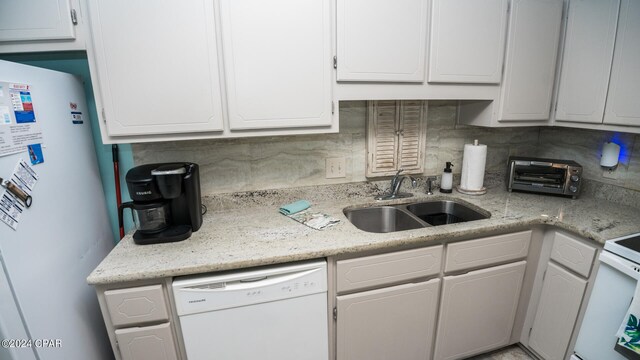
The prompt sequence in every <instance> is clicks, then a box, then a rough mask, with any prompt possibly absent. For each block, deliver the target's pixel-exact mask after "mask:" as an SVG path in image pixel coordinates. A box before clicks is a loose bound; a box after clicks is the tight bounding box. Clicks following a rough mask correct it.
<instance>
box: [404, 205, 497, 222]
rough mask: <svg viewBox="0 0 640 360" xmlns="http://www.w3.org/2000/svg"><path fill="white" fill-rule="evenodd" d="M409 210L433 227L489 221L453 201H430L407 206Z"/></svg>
mask: <svg viewBox="0 0 640 360" xmlns="http://www.w3.org/2000/svg"><path fill="white" fill-rule="evenodd" d="M406 207H407V210H408V211H409V212H410V213H412V214H413V215H415V216H417V217H419V218H420V220H422V221H424V222H426V223H428V224H430V225H432V226H438V225H446V224H455V223H459V222H467V221H474V220H482V219H488V218H489V215H485V214H483V213H481V212H479V211H476V210H473V209H471V208H470V207H468V206H465V205H463V204H461V203H458V202H455V201H451V200H440V201H429V202H422V203H417V204H409V205H406Z"/></svg>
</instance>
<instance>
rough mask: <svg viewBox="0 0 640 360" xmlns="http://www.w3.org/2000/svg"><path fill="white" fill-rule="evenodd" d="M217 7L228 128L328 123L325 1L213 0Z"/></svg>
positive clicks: (329, 62) (329, 56) (328, 47)
mask: <svg viewBox="0 0 640 360" xmlns="http://www.w3.org/2000/svg"><path fill="white" fill-rule="evenodd" d="M220 9H221V14H220V16H221V19H222V45H223V46H222V47H223V53H224V72H225V78H226V83H227V100H228V112H229V124H230V129H231V130H232V131H233V130H245V129H268V128H295V127H317V126H329V125H331V122H332V114H331V109H332V104H331V101H332V98H331V86H332V72H333V64H332V62H333V59H332V58H333V56H332V51H331V4H330V0H304V1H303V0H269V1H264V0H220ZM189 43H190V44H193V43H194V42H192V41H189Z"/></svg>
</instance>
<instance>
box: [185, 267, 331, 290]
mask: <svg viewBox="0 0 640 360" xmlns="http://www.w3.org/2000/svg"><path fill="white" fill-rule="evenodd" d="M319 271H322V269H310V270H304V271H297V272H293V273H284V274H276V275H267V276H260V277H253V278H247V279H239V280H234V281H225V282H211V283H207V284H200V285H197V286H192V287H184V288H182V289H181V291H194V292H207V293H214V292H217V293H220V292H231V291H243V290H248V289H255V288H262V287H268V286H273V285H277V284H280V283H285V282H289V281H292V280H296V279H299V278H303V277H306V276H309V275H311V274H313V273H315V272H319Z"/></svg>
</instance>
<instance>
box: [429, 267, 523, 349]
mask: <svg viewBox="0 0 640 360" xmlns="http://www.w3.org/2000/svg"><path fill="white" fill-rule="evenodd" d="M525 267H526V262H525V261H520V262H517V263H513V264H508V265H502V266H495V267H492V268H488V269H483V270H478V271H472V272H470V273H467V274H464V275H457V276H445V278H444V281H443V286H442V301H440V304H441V308H440V318H439V320H438V331H437V339H436V347H435V356H434V358H435V359H436V360H441V359H461V358H464V357H467V356H471V355H474V354H478V353H482V352H486V351H489V350H493V349H497V348H500V347H502V346H505V345H508V344H509V339H510V337H511V330H512V328H513V321H514V319H515V314H516V310H517V308H518V301H519V300H520V287H521V286H522V277H523V276H524V270H525Z"/></svg>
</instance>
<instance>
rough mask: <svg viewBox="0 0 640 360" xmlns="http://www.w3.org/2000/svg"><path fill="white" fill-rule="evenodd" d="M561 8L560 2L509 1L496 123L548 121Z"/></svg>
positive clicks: (555, 0) (540, 0) (556, 0)
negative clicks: (505, 44) (507, 29)
mask: <svg viewBox="0 0 640 360" xmlns="http://www.w3.org/2000/svg"><path fill="white" fill-rule="evenodd" d="M562 8H563V2H562V0H513V2H512V4H511V19H510V20H509V35H508V39H507V51H506V59H505V61H506V63H505V74H504V79H503V84H502V85H503V86H502V90H501V96H500V106H499V114H498V120H499V121H505V120H507V121H510V120H523V121H527V120H547V119H549V111H550V108H551V93H552V90H553V83H554V75H555V68H556V56H557V52H558V42H559V39H560V24H561V21H562Z"/></svg>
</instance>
